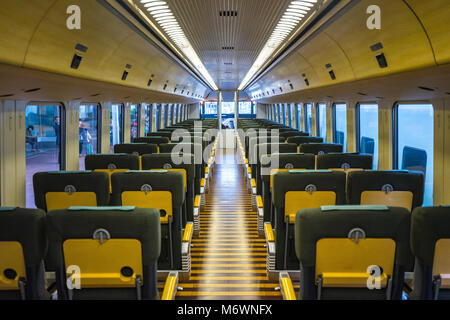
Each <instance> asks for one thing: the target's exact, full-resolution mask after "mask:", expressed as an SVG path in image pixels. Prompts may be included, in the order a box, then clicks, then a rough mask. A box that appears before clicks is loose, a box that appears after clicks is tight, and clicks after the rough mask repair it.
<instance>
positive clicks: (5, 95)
mask: <svg viewBox="0 0 450 320" xmlns="http://www.w3.org/2000/svg"><path fill="white" fill-rule="evenodd" d="M13 95H14V94H13V93H9V94H4V95H1V96H0V98H7V97H12V96H13Z"/></svg>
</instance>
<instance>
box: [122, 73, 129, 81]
mask: <svg viewBox="0 0 450 320" xmlns="http://www.w3.org/2000/svg"><path fill="white" fill-rule="evenodd" d="M127 77H128V71H124V72H123V74H122V80H123V81H125V80H127Z"/></svg>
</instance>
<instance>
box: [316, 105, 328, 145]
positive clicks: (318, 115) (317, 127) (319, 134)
mask: <svg viewBox="0 0 450 320" xmlns="http://www.w3.org/2000/svg"><path fill="white" fill-rule="evenodd" d="M321 105H324V106H325V137H324V142H326V141H327V129H328V128H327V106H328V104H327V103H326V102H323V101H322V102H317V103H316V104H315V107H316V136H317V137H321V138H323V137H322V135H321V133H322V132H321V127H322V126H321V125H320V106H321Z"/></svg>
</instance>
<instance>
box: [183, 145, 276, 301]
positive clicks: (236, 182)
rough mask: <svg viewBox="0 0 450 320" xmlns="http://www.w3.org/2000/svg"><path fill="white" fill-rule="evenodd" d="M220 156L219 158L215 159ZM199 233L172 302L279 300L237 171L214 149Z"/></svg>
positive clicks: (230, 156)
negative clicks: (184, 278) (188, 271)
mask: <svg viewBox="0 0 450 320" xmlns="http://www.w3.org/2000/svg"><path fill="white" fill-rule="evenodd" d="M220 158H221V159H220ZM216 159H220V161H221V162H220V163H221V164H216V165H215V168H214V173H213V176H212V180H211V182H210V187H209V192H208V193H207V194H206V201H205V204H204V205H203V206H202V207H201V212H200V234H199V236H198V237H194V239H193V242H192V243H193V245H194V246H193V248H192V272H191V277H190V279H189V280H188V281H186V282H181V283H180V284H179V286H181V287H183V288H184V290H183V291H178V293H177V300H187V299H189V300H199V299H202V300H273V299H277V300H278V299H281V293H280V291H275V288H276V287H278V286H279V284H278V283H277V282H276V281H269V279H268V277H267V271H266V255H267V250H266V248H265V247H264V246H265V240H264V238H263V237H259V236H258V232H257V226H256V218H257V212H256V211H255V210H254V209H253V208H252V204H251V196H250V194H249V193H248V192H247V187H246V181H245V177H244V174H243V170H242V168H241V166H240V165H238V164H237V160H236V159H237V155H236V153H235V150H230V149H228V150H226V149H224V150H218V151H217V155H216Z"/></svg>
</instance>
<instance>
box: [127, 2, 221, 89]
mask: <svg viewBox="0 0 450 320" xmlns="http://www.w3.org/2000/svg"><path fill="white" fill-rule="evenodd" d="M136 2H138V1H136ZM139 2H140V3H141V5H142V6H143V8H144V9H145V10H146V11H147V12H148V13H149V14H150V17H151V18H152V19H153V20H154V21H156V23H157V24H158V25H159V27H161V29H162V30H163V32H164V33H165V34H166V35H167V36H168V37H169V38H170V39H171V40H172V41H173V43H174V45H176V46H178V48H179V49H180V50H181V51H182V53H183V54H184V56H185V57H186V59H187V60H189V62H190V63H192V65H193V66H194V67H195V68H196V69H197V70H198V72H199V73H200V74H201V75H203V77H204V78H205V80H206V82H208V84H209V85H210V86H211V87H212V88H213V89H214V90H218V88H217V85H216V84H215V82H214V80H213V78H212V77H211V75H210V74H209V72H208V70H206V68H205V66H204V65H203V63H202V61H201V60H200V58H199V57H198V55H197V53H196V52H195V50H194V48H192V45H191V44H190V42H189V40H188V39H187V38H186V35H185V34H184V32H183V30H182V28H181V27H180V25H179V23H178V21H177V19H176V18H175V16H174V15H173V13H172V10H170V7H169V5H168V3H167V1H162V0H140V1H139ZM140 13H141V14H142V15H143V16H145V14H144V13H143V12H142V11H141V12H140ZM146 18H147V17H146ZM147 19H148V18H147Z"/></svg>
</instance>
